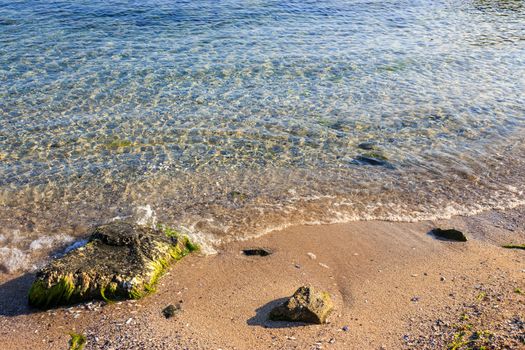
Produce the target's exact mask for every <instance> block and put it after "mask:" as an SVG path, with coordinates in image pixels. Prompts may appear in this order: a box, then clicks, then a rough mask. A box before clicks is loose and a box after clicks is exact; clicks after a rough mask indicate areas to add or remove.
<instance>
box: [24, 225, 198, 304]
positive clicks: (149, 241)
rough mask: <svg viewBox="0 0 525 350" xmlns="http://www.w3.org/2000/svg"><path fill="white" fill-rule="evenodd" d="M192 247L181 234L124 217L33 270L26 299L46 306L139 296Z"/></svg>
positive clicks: (151, 288)
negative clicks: (170, 264)
mask: <svg viewBox="0 0 525 350" xmlns="http://www.w3.org/2000/svg"><path fill="white" fill-rule="evenodd" d="M170 233H172V232H171V231H170ZM193 249H194V246H193V245H192V244H191V243H190V242H189V241H188V239H187V238H186V237H178V236H176V235H174V234H170V235H169V236H168V235H166V234H165V233H164V232H163V231H161V230H155V229H151V228H147V227H142V226H138V225H134V224H130V223H126V222H114V223H110V224H107V225H103V226H99V227H97V228H96V229H95V230H94V231H93V233H92V234H91V236H90V237H89V241H88V243H87V244H86V245H85V246H83V247H81V248H78V249H76V250H73V251H71V252H69V253H67V254H66V255H65V256H63V257H62V258H59V259H57V260H54V261H52V262H51V263H50V264H49V265H47V266H46V267H44V268H43V269H41V270H40V271H39V272H38V273H37V275H36V279H35V281H34V282H33V285H32V286H31V289H30V291H29V304H30V305H32V306H35V307H39V308H49V307H53V306H57V305H65V304H71V303H75V302H80V301H85V300H92V299H104V300H108V299H111V300H114V299H138V298H141V297H142V296H144V295H146V294H147V293H149V292H151V291H152V290H153V288H154V285H155V283H156V281H157V279H158V278H159V276H160V275H161V274H162V273H163V272H164V271H165V269H166V268H167V267H168V265H169V263H170V262H171V261H174V260H178V259H180V258H182V257H183V256H185V255H186V254H188V253H189V252H190V251H191V250H193Z"/></svg>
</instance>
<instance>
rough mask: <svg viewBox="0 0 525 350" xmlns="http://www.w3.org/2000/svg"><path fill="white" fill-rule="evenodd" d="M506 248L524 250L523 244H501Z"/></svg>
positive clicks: (524, 245)
mask: <svg viewBox="0 0 525 350" xmlns="http://www.w3.org/2000/svg"><path fill="white" fill-rule="evenodd" d="M502 247H503V248H507V249H523V250H525V244H505V245H503V246H502Z"/></svg>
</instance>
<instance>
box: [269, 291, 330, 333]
mask: <svg viewBox="0 0 525 350" xmlns="http://www.w3.org/2000/svg"><path fill="white" fill-rule="evenodd" d="M333 308H334V305H333V303H332V299H331V298H330V294H328V293H327V292H322V291H317V290H316V289H314V288H312V287H309V286H303V287H300V288H299V289H297V291H296V292H295V293H294V294H293V295H292V296H291V297H290V299H288V300H287V301H285V302H284V303H283V304H282V305H279V306H277V307H275V308H274V309H273V310H272V311H271V312H270V315H269V317H270V320H273V321H293V322H306V323H318V324H321V323H326V319H327V317H328V315H330V313H331V312H332V310H333Z"/></svg>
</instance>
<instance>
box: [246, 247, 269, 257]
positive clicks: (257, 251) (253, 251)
mask: <svg viewBox="0 0 525 350" xmlns="http://www.w3.org/2000/svg"><path fill="white" fill-rule="evenodd" d="M242 253H243V254H244V255H247V256H253V255H256V256H268V255H270V254H272V253H273V252H272V250H271V249H268V248H249V249H243V250H242Z"/></svg>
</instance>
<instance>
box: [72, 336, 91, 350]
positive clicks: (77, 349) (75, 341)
mask: <svg viewBox="0 0 525 350" xmlns="http://www.w3.org/2000/svg"><path fill="white" fill-rule="evenodd" d="M69 335H70V336H71V339H69V350H82V349H84V346H86V343H87V338H86V336H85V335H84V334H76V333H69Z"/></svg>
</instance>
